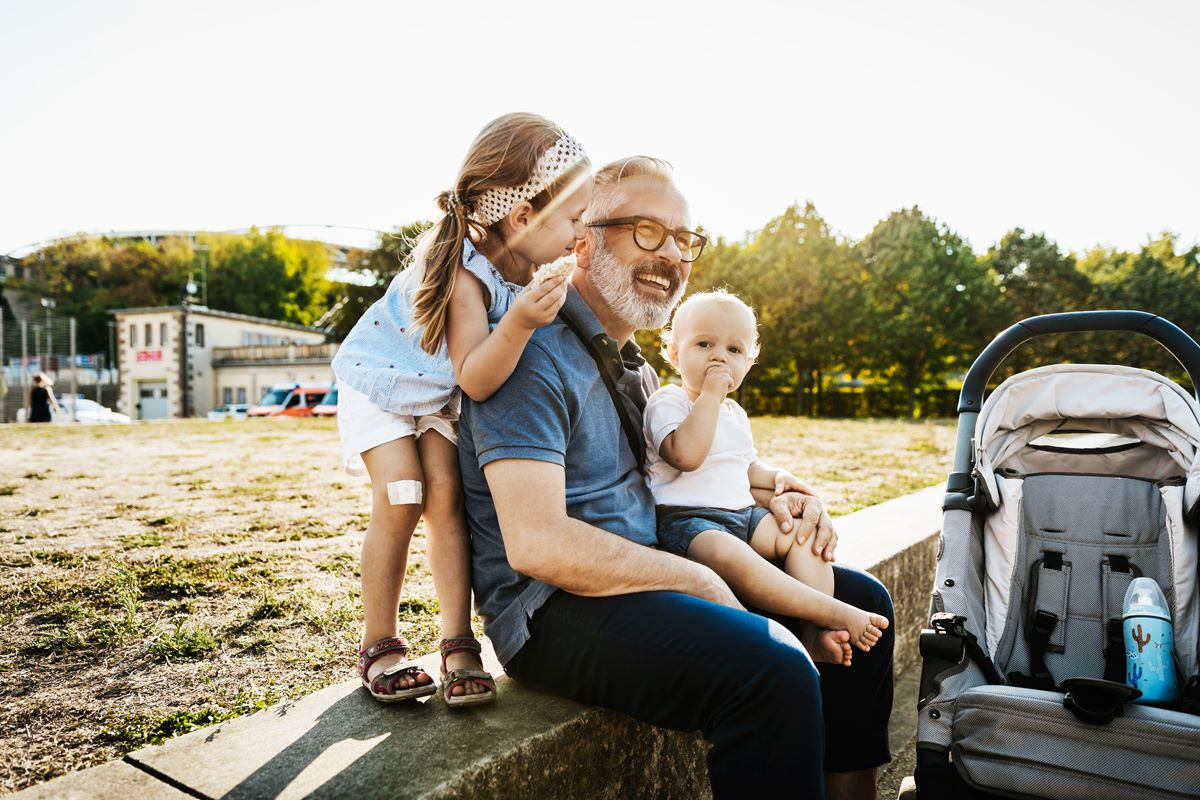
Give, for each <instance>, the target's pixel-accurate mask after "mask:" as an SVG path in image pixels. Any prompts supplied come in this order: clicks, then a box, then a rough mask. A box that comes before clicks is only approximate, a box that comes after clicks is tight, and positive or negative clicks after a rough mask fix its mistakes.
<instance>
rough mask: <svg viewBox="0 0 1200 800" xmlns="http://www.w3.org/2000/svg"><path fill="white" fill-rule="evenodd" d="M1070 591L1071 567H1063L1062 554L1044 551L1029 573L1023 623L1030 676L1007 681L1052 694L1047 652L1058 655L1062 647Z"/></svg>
mask: <svg viewBox="0 0 1200 800" xmlns="http://www.w3.org/2000/svg"><path fill="white" fill-rule="evenodd" d="M1070 587H1071V565H1070V564H1069V563H1067V564H1064V563H1063V554H1062V553H1060V552H1057V551H1055V550H1047V551H1045V552H1044V553H1043V554H1042V557H1041V558H1039V559H1038V560H1037V561H1035V562H1033V566H1032V567H1031V568H1030V570H1029V595H1030V597H1032V598H1034V602H1032V603H1029V602H1027V603H1026V607H1027V608H1028V609H1029V618H1028V619H1027V620H1026V621H1025V641H1026V642H1027V643H1028V645H1029V674H1028V675H1025V674H1023V673H1020V672H1010V673H1009V674H1008V679H1009V681H1010V682H1011V683H1012V684H1013V685H1014V686H1022V687H1024V688H1026V689H1044V690H1047V691H1051V690H1054V689H1056V688H1058V687H1057V685H1056V684H1055V682H1054V677H1053V676H1052V675H1051V674H1050V670H1049V669H1048V668H1047V667H1046V652H1047V651H1048V650H1053V651H1054V652H1056V653H1061V652H1063V651H1064V650H1065V647H1064V640H1065V637H1064V630H1065V628H1066V626H1065V625H1059V621H1060V620H1065V619H1066V618H1067V597H1068V592H1069V590H1070ZM1055 634H1057V635H1055Z"/></svg>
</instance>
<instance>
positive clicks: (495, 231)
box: [413, 112, 591, 353]
mask: <svg viewBox="0 0 1200 800" xmlns="http://www.w3.org/2000/svg"><path fill="white" fill-rule="evenodd" d="M564 135H565V134H564V131H563V129H562V128H560V127H559V126H557V125H555V124H554V123H553V122H551V121H550V120H548V119H546V118H545V117H541V116H538V115H537V114H528V113H522V112H518V113H515V114H505V115H504V116H502V117H498V118H497V119H494V120H492V121H491V122H489V123H488V124H487V125H485V126H484V128H483V130H482V131H480V132H479V135H478V136H477V137H475V141H474V142H472V143H471V147H470V149H468V150H467V155H466V158H464V159H463V163H462V167H460V168H459V170H458V177H457V178H456V179H455V181H454V188H453V189H452V190H450V191H446V192H442V193H441V194H439V195H438V196H437V204H438V208H439V209H441V211H442V212H443V213H444V214H445V216H443V217H442V218H441V220H439V221H438V222H437V223H436V224H435V225H434V226H433V227H432V228H430V229H429V230H428V231H426V232H425V233H424V234H422V236H421V241H419V242H418V244H417V247H416V248H415V249H414V254H413V258H414V261H416V262H419V263H415V264H414V266H415V267H419V268H420V269H421V270H422V277H421V284H420V286H419V287H418V288H417V290H416V292H415V293H414V295H413V312H414V313H413V316H414V319H415V320H416V322H417V324H418V325H420V326H421V329H422V331H421V347H422V348H423V349H424V350H425V351H426V352H427V353H436V352H437V351H438V350H439V349H440V348H441V346H442V343H443V342H444V341H445V340H446V319H447V312H448V310H449V307H450V295H451V294H452V293H453V292H454V279H455V276H456V275H457V274H458V269H459V267H461V266H462V252H463V240H464V239H468V238H469V239H470V240H471V241H472V242H475V243H479V242H481V241H483V240H484V239H486V238H488V237H489V236H495V237H497V238H498V239H499V241H501V242H503V241H504V233H503V231H502V228H501V225H502V224H503V222H504V220H503V219H501V220H498V221H497V222H494V223H492V224H491V225H487V226H484V225H482V224H480V223H479V222H477V221H476V220H475V219H473V218H472V214H473V213H474V212H475V211H476V209H477V208H478V203H479V198H480V196H481V195H482V194H483V193H484V192H486V191H488V190H489V189H507V188H512V187H516V186H521V185H522V184H524V183H525V182H526V181H528V180H529V178H530V177H531V176H532V175H533V172H534V170H535V169H536V167H537V161H538V157H539V156H541V155H542V153H544V152H546V150H548V149H549V148H550V147H551V146H552V145H553V144H554V143H555V142H557V141H558V140H559V139H560V138H562V137H563V136H564ZM590 166H591V165H590V162H588V161H587V159H584V160H583V161H581V162H580V163H578V164H576V165H575V166H573V167H571V168H570V169H568V170H566V171H565V172H564V173H563V174H562V175H560V176H559V177H558V179H557V180H555V181H554V183H553V184H552V185H550V186H547V187H546V188H545V189H544V190H542V192H540V193H539V194H537V195H534V196H533V197H531V198H530V199H529V204H530V205H531V206H533V208H534V210H535V211H542V210H543V209H545V207H546V206H547V205H548V204H549V203H550V201H551V200H552V199H553V198H554V196H555V195H556V194H558V193H559V192H561V191H562V190H563V189H564V188H565V187H568V186H571V185H572V184H573V183H575V182H576V181H577V180H578V179H579V177H580V175H581V174H582V173H584V172H586V171H587V170H589V169H590Z"/></svg>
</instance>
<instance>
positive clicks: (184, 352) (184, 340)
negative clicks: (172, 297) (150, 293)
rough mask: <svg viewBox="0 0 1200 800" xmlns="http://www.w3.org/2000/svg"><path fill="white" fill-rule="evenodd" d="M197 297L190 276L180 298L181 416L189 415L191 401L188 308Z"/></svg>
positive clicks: (194, 284)
mask: <svg viewBox="0 0 1200 800" xmlns="http://www.w3.org/2000/svg"><path fill="white" fill-rule="evenodd" d="M195 299H196V282H195V281H193V280H192V278H191V276H190V275H189V276H188V282H187V283H185V284H184V286H183V291H182V292H180V295H179V300H180V304H181V305H182V306H183V335H182V336H180V337H179V339H180V341H179V352H180V363H181V365H182V367H183V374H182V375H180V376H179V377H180V384H181V386H182V387H183V398H182V399H183V407H182V408H181V409H180V413H179V416H181V417H184V418H186V417H188V416H190V414H189V413H188V409H189V405H188V404H189V403H190V402H191V394H192V392H191V388H192V377H191V375H190V374H188V350H189V349H190V347H191V339H190V338H189V336H190V331H189V329H188V309H189V308H191V305H192V302H193V301H194V300H195Z"/></svg>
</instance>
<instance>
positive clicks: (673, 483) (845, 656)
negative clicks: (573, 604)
mask: <svg viewBox="0 0 1200 800" xmlns="http://www.w3.org/2000/svg"><path fill="white" fill-rule="evenodd" d="M663 339H664V341H665V342H666V355H667V359H668V360H669V361H670V362H671V364H672V365H673V366H674V367H675V369H677V370H678V371H679V374H680V376H681V377H682V378H683V386H682V388H681V387H679V386H672V385H668V386H664V387H663V388H661V389H659V390H658V391H657V392H655V393H654V394H652V395H651V396H650V399H649V400H648V401H647V403H646V411H645V418H644V421H645V435H646V466H647V470H646V472H647V475H648V476H649V481H650V490H651V491H652V492H653V494H654V502H655V504H656V506H657V511H658V540H659V544H660V545H661V546H662V547H663V548H664V549H666V550H670V551H671V552H673V553H677V554H679V555H686V556H687V557H688V558H691V559H693V560H695V561H699V562H700V563H702V564H705V565H707V566H709V567H711V568H712V569H713V571H715V572H716V573H717V574H718V575H720V576H721V577H722V578H723V579H724V580H725V582H726V583H728V584H729V588H731V589H733V591H734V593H735V594H737V595H738V596H739V597H741V598H742V599H743V600H745V601H746V602H747V603H748V604H749V605H752V606H754V607H756V608H760V609H762V610H764V611H769V612H772V613H776V614H783V615H786V616H789V617H793V618H796V619H801V620H805V621H807V622H808V623H811V624H809V625H806V626H804V630H805V632H806V635H805V637H804V638H805V642H804V644H805V647H806V648H807V649H808V652H809V655H810V656H812V658H813V659H814V660H817V661H831V662H833V663H838V664H844V665H847V666H849V664H850V659H851V654H852V652H853V651H852V650H851V645H853V646H854V647H857V648H859V649H860V650H870V649H871V646H872V645H873V644H875V643H876V642H877V641H878V640H879V637H880V636H881V635H882V629H883V628H886V627H887V625H888V621H887V619H886V618H885V617H882V616H880V615H878V614H869V613H867V612H866V611H862V610H860V609H857V608H855V607H854V606H851V605H847V604H846V603H843V602H842V601H840V600H835V599H834V598H833V597H831V595H832V594H833V567H832V566H831V565H830V564H829V563H828V562H826V561H825V560H824V559H823V558H821V557H820V556H817V555H814V554H813V552H812V548H811V547H806V546H804V544H803V543H801V542H798V541H797V540H796V530H795V529H793V530H792V531H790V532H787V533H785V532H784V531H782V530H780V528H779V525H778V524H777V523H776V521H775V518H774V517H773V516H772V515H771V514H770V513H768V512H767V510H766V509H764V508H760V507H758V506H756V505H755V504H754V497H753V496H752V494H751V492H750V489H751V488H760V489H775V490H776V491H778V488H777V487H780V486H783V485H785V484H786V485H795V484H798V481H796V479H795V478H794V477H792V476H791V475H789V474H788V473H785V472H782V471H781V470H778V469H775V468H774V467H770V466H768V465H766V464H764V463H763V462H762V461H759V460H758V456H757V454H756V452H755V450H754V439H753V438H752V435H751V432H750V420H749V419H747V417H746V412H745V411H743V410H742V408H741V406H739V405H738V404H737V403H735V402H734V401H733V400H730V399H728V398H727V395H728V394H729V393H730V392H732V391H733V390H734V389H736V388H737V387H738V386H739V385H740V384H741V382H742V379H743V378H744V377H746V373H747V372H748V371H749V369H750V367H751V365H753V363H754V358H755V356H757V355H758V333H757V325H756V322H755V318H754V311H753V310H751V308H750V307H749V306H747V305H746V304H745V303H743V302H742V301H741V300H739V299H738V298H737V297H736V296H734V295H732V294H729V293H728V292H723V291H715V292H706V293H702V294H696V295H693V296H692V297H689V298H688V299H687V300H685V301H684V302H683V303H682V304H681V305H680V306H679V308H678V309H676V310H675V316H674V318H673V319H672V321H671V328H670V329H669V330H667V331H665V332H664V333H663ZM764 559H766V560H764ZM768 560H770V561H782V562H783V571H782V572H781V571H779V570H778V569H777V568H776V567H775V566H774V565H773V564H770V563H768Z"/></svg>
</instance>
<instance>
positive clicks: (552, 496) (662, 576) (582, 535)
mask: <svg viewBox="0 0 1200 800" xmlns="http://www.w3.org/2000/svg"><path fill="white" fill-rule="evenodd" d="M483 474H484V477H485V478H486V479H487V482H488V488H489V489H491V493H492V500H493V501H494V502H495V505H496V517H497V519H498V520H499V522H500V534H501V536H502V537H503V538H504V550H505V553H506V554H507V556H508V563H509V564H511V565H512V568H513V569H515V570H517V571H518V572H520V573H522V574H524V575H528V576H529V577H531V578H535V579H537V580H540V581H543V582H545V583H549V584H550V585H552V586H556V587H558V588H559V589H562V590H564V591H567V592H570V593H571V594H577V595H582V596H584V597H609V596H613V595H621V594H632V593H634V592H653V591H669V592H682V593H684V594H690V595H693V596H694V597H700V598H703V599H705V600H711V601H712V602H714V603H720V604H721V605H725V606H729V607H730V608H738V609H740V608H742V604H741V603H739V602H738V601H737V598H735V597H734V596H733V592H731V591H730V590H729V587H728V586H726V585H725V582H724V581H722V580H721V579H720V578H719V577H717V574H716V573H715V572H713V571H712V570H711V569H709V568H708V567H706V566H704V565H702V564H697V563H696V562H694V561H688V560H687V559H686V558H680V557H679V556H675V555H672V554H670V553H664V552H662V551H659V550H655V549H653V548H651V547H646V546H644V545H640V544H636V543H635V542H631V541H629V540H628V539H623V538H621V537H620V536H617V535H615V534H611V533H608V532H607V531H604V530H601V529H600V528H597V527H594V526H592V525H589V524H587V523H586V522H581V521H579V520H577V519H572V518H571V517H569V516H567V507H566V484H565V473H564V471H563V468H562V467H561V466H559V465H557V464H553V463H550V462H546V461H533V460H529V459H500V460H498V461H493V462H492V463H490V464H488V465H487V466H485V467H484V468H483ZM531 487H536V491H530V489H531Z"/></svg>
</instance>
